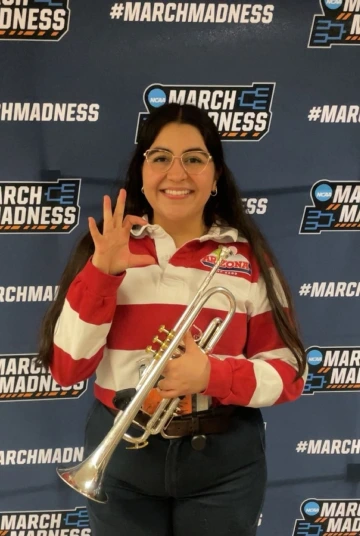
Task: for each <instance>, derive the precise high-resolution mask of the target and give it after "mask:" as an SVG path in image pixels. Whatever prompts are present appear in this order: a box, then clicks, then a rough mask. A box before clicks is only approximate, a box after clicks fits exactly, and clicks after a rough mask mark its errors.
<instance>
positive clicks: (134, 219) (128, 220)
mask: <svg viewBox="0 0 360 536" xmlns="http://www.w3.org/2000/svg"><path fill="white" fill-rule="evenodd" d="M147 223H148V222H147V221H146V220H144V218H140V216H132V215H131V214H128V215H127V216H125V218H124V221H123V227H126V228H127V229H128V231H129V232H130V230H131V227H132V226H133V225H140V226H141V227H143V226H144V225H147Z"/></svg>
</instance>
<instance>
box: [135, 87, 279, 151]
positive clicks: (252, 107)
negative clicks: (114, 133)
mask: <svg viewBox="0 0 360 536" xmlns="http://www.w3.org/2000/svg"><path fill="white" fill-rule="evenodd" d="M274 90H275V83H273V82H270V83H268V82H264V83H261V82H260V83H257V82H254V83H253V84H252V85H250V86H173V85H161V84H152V85H151V86H148V87H147V88H146V89H145V91H144V95H143V99H144V103H145V106H146V108H147V110H148V111H147V112H141V113H139V117H138V124H137V128H136V137H135V143H137V141H138V134H139V128H140V126H141V125H142V123H143V122H144V121H145V120H146V118H147V116H148V115H149V112H152V111H153V110H154V109H155V108H159V107H160V106H162V105H163V104H166V103H172V102H176V103H178V104H194V105H196V106H198V107H199V108H203V109H205V110H206V111H207V112H208V114H209V116H210V117H211V118H212V120H213V121H214V123H215V125H216V126H217V128H218V130H219V133H220V136H221V139H222V140H223V141H259V140H261V139H262V138H263V137H264V136H265V135H266V134H267V133H268V132H269V128H270V122H271V117H272V111H271V105H272V100H273V96H274Z"/></svg>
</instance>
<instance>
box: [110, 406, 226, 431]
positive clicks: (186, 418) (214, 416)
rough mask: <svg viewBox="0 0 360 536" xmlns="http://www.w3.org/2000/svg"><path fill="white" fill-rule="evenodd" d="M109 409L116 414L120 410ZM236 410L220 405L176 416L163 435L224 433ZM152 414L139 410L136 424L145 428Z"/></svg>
mask: <svg viewBox="0 0 360 536" xmlns="http://www.w3.org/2000/svg"><path fill="white" fill-rule="evenodd" d="M107 409H108V410H109V411H110V412H111V413H112V414H113V415H114V416H116V415H117V414H118V410H116V409H113V408H109V407H107ZM235 411H236V408H235V407H234V406H220V407H216V408H210V409H209V410H207V411H204V412H198V413H191V414H189V415H183V416H180V417H174V418H173V419H172V421H171V422H170V424H168V426H167V427H166V428H165V429H164V435H163V437H168V438H169V439H170V438H176V437H184V436H199V435H207V434H222V433H224V432H226V431H227V430H228V429H229V426H230V422H231V419H230V417H231V415H233V414H234V413H235ZM149 419H150V416H149V415H148V414H147V413H144V412H143V411H141V410H140V411H139V412H138V413H137V415H136V417H135V419H134V421H133V422H134V424H137V425H138V426H139V427H140V428H142V429H144V428H145V426H146V424H147V422H148V421H149Z"/></svg>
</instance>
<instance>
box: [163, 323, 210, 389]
mask: <svg viewBox="0 0 360 536" xmlns="http://www.w3.org/2000/svg"><path fill="white" fill-rule="evenodd" d="M184 342H185V353H184V354H183V355H181V356H180V357H177V358H175V359H171V360H170V361H168V363H167V364H166V366H165V368H164V370H163V372H162V376H163V379H162V380H160V381H159V382H158V384H157V387H158V391H159V394H160V396H161V397H162V398H176V397H178V396H183V395H192V394H195V393H201V392H202V391H204V390H205V389H206V387H207V385H208V383H209V378H210V361H209V358H208V356H207V355H206V354H204V352H202V351H201V350H200V348H199V347H198V345H197V344H196V342H195V341H194V339H193V337H192V335H191V333H190V331H188V332H187V333H186V335H185V337H184Z"/></svg>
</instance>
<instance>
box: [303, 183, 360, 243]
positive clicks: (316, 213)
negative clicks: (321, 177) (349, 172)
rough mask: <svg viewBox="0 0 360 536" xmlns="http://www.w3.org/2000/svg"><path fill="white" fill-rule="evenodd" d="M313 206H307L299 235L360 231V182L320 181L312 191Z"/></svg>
mask: <svg viewBox="0 0 360 536" xmlns="http://www.w3.org/2000/svg"><path fill="white" fill-rule="evenodd" d="M311 199H312V202H313V206H306V207H305V209H304V214H303V217H302V221H301V226H300V231H299V234H314V233H321V232H322V231H359V230H360V183H359V182H354V181H335V182H334V181H319V182H316V183H315V184H314V185H313V187H312V189H311Z"/></svg>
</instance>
